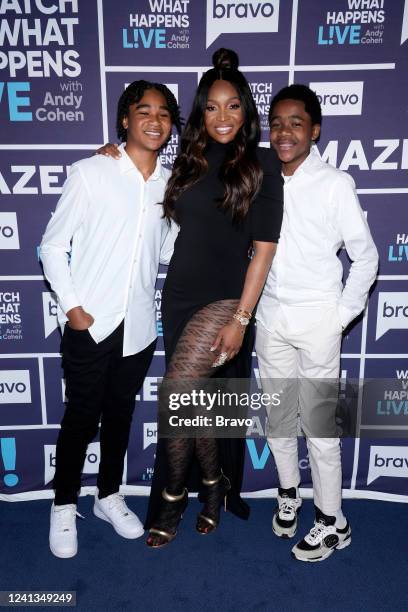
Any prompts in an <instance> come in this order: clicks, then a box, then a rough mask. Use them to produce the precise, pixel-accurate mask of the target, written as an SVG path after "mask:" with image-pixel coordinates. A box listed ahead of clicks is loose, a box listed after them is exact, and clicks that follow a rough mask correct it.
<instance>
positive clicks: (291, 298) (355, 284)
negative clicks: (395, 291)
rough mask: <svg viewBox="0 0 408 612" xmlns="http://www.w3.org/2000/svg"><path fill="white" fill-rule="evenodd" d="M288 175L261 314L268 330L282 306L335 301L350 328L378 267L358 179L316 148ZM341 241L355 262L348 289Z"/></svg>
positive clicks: (259, 314)
mask: <svg viewBox="0 0 408 612" xmlns="http://www.w3.org/2000/svg"><path fill="white" fill-rule="evenodd" d="M284 178H285V179H286V180H285V185H284V213H283V221H282V229H281V235H280V239H279V244H278V247H277V251H276V254H275V257H274V259H273V262H272V267H271V270H270V272H269V275H268V278H267V281H266V284H265V288H264V291H263V294H262V297H261V300H260V302H259V306H258V310H257V315H256V317H257V319H258V320H259V321H260V322H261V324H262V325H263V326H264V327H266V329H268V328H270V326H271V325H272V319H273V316H274V307H276V306H278V305H288V306H308V307H313V306H322V305H325V304H333V303H335V304H337V310H338V314H339V317H340V320H341V322H342V325H343V327H346V326H347V325H348V324H349V323H350V321H352V320H353V319H354V318H355V317H356V316H357V315H358V314H359V313H360V312H361V311H362V310H363V308H364V305H365V302H366V299H367V295H368V291H369V289H370V287H371V285H372V283H373V282H374V280H375V277H376V273H377V268H378V253H377V249H376V247H375V244H374V242H373V239H372V237H371V234H370V230H369V227H368V225H367V221H366V218H365V215H364V213H363V211H362V210H361V207H360V204H359V202H358V198H357V194H356V191H355V184H354V181H353V179H352V178H351V176H350V175H348V174H346V173H345V172H342V171H341V170H338V169H336V168H334V167H333V166H330V165H329V164H327V163H325V162H323V161H322V160H321V159H320V157H319V155H318V153H317V152H316V151H315V150H314V149H312V150H311V152H310V155H309V156H308V157H307V158H306V160H305V161H304V162H303V163H302V164H301V165H300V166H299V168H298V169H297V170H296V171H295V172H294V174H293V175H292V176H291V177H284ZM342 245H344V246H345V248H346V250H347V253H348V255H349V257H350V259H351V260H352V262H353V263H352V265H351V268H350V273H349V275H348V278H347V282H346V284H345V286H344V288H343V283H342V276H343V266H342V264H341V261H340V260H339V258H338V256H337V252H338V250H339V249H340V247H341V246H342Z"/></svg>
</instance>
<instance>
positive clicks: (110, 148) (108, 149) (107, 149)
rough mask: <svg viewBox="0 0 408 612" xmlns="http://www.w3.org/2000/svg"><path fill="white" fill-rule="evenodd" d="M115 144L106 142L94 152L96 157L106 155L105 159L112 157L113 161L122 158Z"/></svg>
mask: <svg viewBox="0 0 408 612" xmlns="http://www.w3.org/2000/svg"><path fill="white" fill-rule="evenodd" d="M118 146H119V145H117V144H112V143H111V142H107V143H106V144H104V145H103V147H101V148H100V149H97V150H96V151H95V154H96V155H106V157H113V159H119V157H122V154H121V152H120V151H119V149H118Z"/></svg>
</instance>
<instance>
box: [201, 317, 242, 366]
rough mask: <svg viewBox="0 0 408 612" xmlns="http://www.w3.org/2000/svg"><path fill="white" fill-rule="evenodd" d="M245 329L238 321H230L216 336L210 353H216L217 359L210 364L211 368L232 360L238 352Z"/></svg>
mask: <svg viewBox="0 0 408 612" xmlns="http://www.w3.org/2000/svg"><path fill="white" fill-rule="evenodd" d="M244 333H245V327H243V326H242V325H241V324H240V323H239V322H238V321H235V320H233V321H230V322H229V323H227V325H224V327H222V328H221V329H220V331H219V332H218V334H217V337H216V339H215V341H214V342H213V345H212V347H211V348H210V351H217V352H218V357H217V359H216V360H215V361H214V363H213V364H212V367H213V368H216V367H218V366H221V365H223V364H224V363H225V362H226V361H228V360H230V359H233V358H234V357H235V355H236V354H237V353H238V352H239V350H240V348H241V345H242V341H243V339H244Z"/></svg>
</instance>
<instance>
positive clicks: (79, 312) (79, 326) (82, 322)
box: [67, 306, 94, 331]
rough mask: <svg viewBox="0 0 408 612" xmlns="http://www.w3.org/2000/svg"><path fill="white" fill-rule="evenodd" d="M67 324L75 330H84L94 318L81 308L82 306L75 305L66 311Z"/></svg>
mask: <svg viewBox="0 0 408 612" xmlns="http://www.w3.org/2000/svg"><path fill="white" fill-rule="evenodd" d="M67 317H68V326H69V327H70V328H71V329H75V330H76V331H84V330H86V329H88V328H89V327H91V325H92V324H93V322H94V318H93V316H92V315H90V314H89V313H88V312H85V310H84V309H83V308H82V306H75V308H71V310H69V311H68V312H67Z"/></svg>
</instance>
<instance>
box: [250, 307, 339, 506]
mask: <svg viewBox="0 0 408 612" xmlns="http://www.w3.org/2000/svg"><path fill="white" fill-rule="evenodd" d="M270 320H271V321H272V324H271V325H269V326H268V327H269V329H266V328H265V327H264V326H263V325H261V324H260V323H259V322H258V324H257V337H256V352H257V355H258V363H259V372H260V375H261V379H262V386H263V390H264V392H266V393H270V394H272V393H276V391H277V388H278V387H279V391H282V392H283V393H282V396H283V397H284V399H283V402H282V404H281V406H280V407H278V408H276V407H273V406H271V407H270V408H269V409H268V425H269V434H268V444H269V447H270V449H271V451H272V453H273V456H274V459H275V463H276V467H277V470H278V475H279V481H280V486H281V487H282V488H284V489H288V488H291V487H297V486H298V485H299V483H300V473H299V463H298V461H299V460H298V440H297V424H298V415H299V417H300V423H301V427H302V429H303V431H304V433H305V435H306V437H307V448H308V453H309V463H310V469H311V473H312V480H313V494H314V503H315V505H316V506H317V507H318V508H319V509H320V510H321V511H322V512H324V514H327V515H329V516H333V515H335V514H336V512H338V511H339V510H340V509H341V485H342V474H341V455H340V441H339V438H338V437H337V434H336V433H335V428H334V429H330V427H331V425H330V423H332V424H333V425H335V420H334V414H335V398H334V396H333V389H334V388H336V392H335V393H336V398H337V384H336V383H337V380H338V376H339V370H340V344H341V331H342V327H341V321H340V318H339V316H338V313H337V307H336V305H326V306H325V307H324V308H322V307H313V308H309V307H300V306H296V307H295V306H277V307H274V308H273V312H271V317H270ZM317 379H318V380H317ZM324 379H330V380H328V381H327V385H326V386H325V383H324ZM312 405H313V406H312ZM325 410H326V413H324V411H325ZM324 414H327V415H328V416H327V422H326V423H323V421H324ZM316 423H317V425H316ZM317 431H324V432H328V431H329V433H328V434H327V433H324V434H323V435H324V436H326V437H315V436H316V435H317V436H319V433H317V434H316V432H317ZM280 435H282V436H283V437H280Z"/></svg>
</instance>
